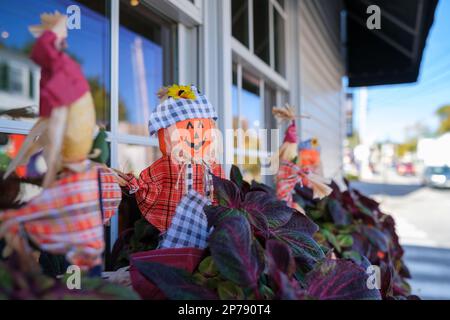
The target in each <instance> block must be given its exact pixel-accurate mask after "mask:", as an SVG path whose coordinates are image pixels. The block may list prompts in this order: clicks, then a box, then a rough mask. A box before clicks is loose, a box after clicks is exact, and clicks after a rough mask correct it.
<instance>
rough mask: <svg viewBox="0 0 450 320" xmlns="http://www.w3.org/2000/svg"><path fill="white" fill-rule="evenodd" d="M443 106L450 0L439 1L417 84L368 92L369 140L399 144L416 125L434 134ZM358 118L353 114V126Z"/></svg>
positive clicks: (448, 95)
mask: <svg viewBox="0 0 450 320" xmlns="http://www.w3.org/2000/svg"><path fill="white" fill-rule="evenodd" d="M444 104H450V0H440V1H439V5H438V7H437V10H436V15H435V21H434V24H433V26H432V29H431V31H430V35H429V37H428V40H427V45H426V48H425V52H424V56H423V59H422V65H421V70H420V75H419V79H418V82H417V83H415V84H403V85H390V86H376V87H371V88H369V101H368V119H367V121H368V124H367V125H368V131H369V132H370V134H369V135H370V138H371V139H372V140H376V141H384V140H391V141H397V142H400V141H402V140H403V139H404V138H405V136H406V134H407V131H406V128H407V127H409V126H412V125H414V124H415V123H421V124H423V125H426V126H428V127H429V128H430V129H432V130H434V129H436V127H437V124H438V121H437V118H436V116H435V115H434V112H435V111H436V109H438V108H439V107H440V106H442V105H444ZM357 117H358V114H357V113H356V115H355V125H356V126H357V125H358V124H357Z"/></svg>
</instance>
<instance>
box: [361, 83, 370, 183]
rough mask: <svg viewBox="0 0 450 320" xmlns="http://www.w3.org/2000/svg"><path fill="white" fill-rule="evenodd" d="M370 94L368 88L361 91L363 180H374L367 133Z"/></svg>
mask: <svg viewBox="0 0 450 320" xmlns="http://www.w3.org/2000/svg"><path fill="white" fill-rule="evenodd" d="M368 99H369V92H368V90H367V88H366V87H364V88H361V89H360V90H359V99H358V100H359V119H358V120H359V140H360V161H361V167H360V172H359V176H360V179H361V180H367V179H371V178H372V171H371V170H370V166H369V159H370V144H369V138H368V132H367V105H368Z"/></svg>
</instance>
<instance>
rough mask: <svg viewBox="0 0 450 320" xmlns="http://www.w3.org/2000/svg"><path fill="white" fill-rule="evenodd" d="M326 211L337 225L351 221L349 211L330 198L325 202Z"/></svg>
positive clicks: (347, 223)
mask: <svg viewBox="0 0 450 320" xmlns="http://www.w3.org/2000/svg"><path fill="white" fill-rule="evenodd" d="M327 207H328V212H329V213H330V216H331V218H332V220H333V222H334V224H335V225H337V226H347V225H349V224H350V223H351V220H352V217H351V215H350V213H349V212H348V211H347V210H345V209H344V207H342V205H341V204H340V203H339V201H337V200H334V199H330V200H329V201H328V203H327Z"/></svg>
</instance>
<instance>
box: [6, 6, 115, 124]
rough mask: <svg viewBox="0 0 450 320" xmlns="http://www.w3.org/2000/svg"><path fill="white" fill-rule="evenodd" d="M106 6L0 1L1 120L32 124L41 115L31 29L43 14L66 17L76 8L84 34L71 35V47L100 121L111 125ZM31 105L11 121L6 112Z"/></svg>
mask: <svg viewBox="0 0 450 320" xmlns="http://www.w3.org/2000/svg"><path fill="white" fill-rule="evenodd" d="M107 3H108V1H106V0H96V1H87V0H86V1H68V0H42V1H35V0H22V1H0V34H1V36H0V112H3V113H2V115H1V118H6V119H15V120H32V119H33V118H35V117H36V116H37V114H38V105H39V79H40V69H39V67H38V66H37V65H35V64H34V63H33V62H32V61H31V60H30V59H29V54H30V52H31V48H32V46H33V44H34V42H35V39H34V38H33V37H32V36H31V34H30V32H29V31H28V26H30V25H34V24H39V16H40V15H41V14H42V13H44V12H54V11H55V10H58V11H59V12H61V13H66V10H67V7H69V6H70V5H74V4H75V5H78V6H79V7H80V14H81V29H73V30H69V38H68V45H69V47H68V48H67V52H68V54H70V55H71V56H72V57H73V58H74V59H75V60H77V61H78V62H79V63H80V64H81V66H82V68H83V71H84V74H85V75H86V77H87V79H88V81H89V83H90V85H91V90H92V93H93V97H94V102H95V107H96V111H97V122H98V123H99V124H101V125H104V126H108V125H109V110H110V109H109V83H110V71H109V69H110V53H109V52H110V49H109V48H110V46H109V39H110V23H109V18H108V17H109V14H107V12H108V5H107ZM28 106H32V109H33V112H32V113H27V114H22V115H19V116H18V115H14V116H13V117H12V116H8V115H5V111H8V110H10V109H15V108H20V107H28Z"/></svg>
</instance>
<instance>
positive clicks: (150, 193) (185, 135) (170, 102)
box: [120, 85, 223, 233]
mask: <svg viewBox="0 0 450 320" xmlns="http://www.w3.org/2000/svg"><path fill="white" fill-rule="evenodd" d="M158 97H159V99H160V103H159V104H158V106H157V107H156V109H155V110H154V111H153V112H152V113H151V115H150V120H149V132H150V135H151V136H152V135H158V139H159V147H160V150H161V153H162V157H161V158H160V159H158V160H157V161H156V162H154V163H153V164H152V165H151V166H150V167H148V168H146V169H145V170H144V171H142V172H141V174H140V176H139V179H137V178H135V177H134V176H133V175H132V174H127V175H123V174H120V175H121V177H122V178H124V179H126V180H127V181H128V183H127V185H126V186H125V187H126V188H128V189H129V192H130V193H134V194H135V195H136V200H137V203H138V205H139V209H140V210H141V213H142V214H143V216H144V217H145V218H146V219H147V221H148V222H150V223H151V224H152V225H154V226H155V227H156V228H158V229H159V230H160V231H161V232H162V233H164V232H165V231H166V230H167V229H168V228H169V226H170V224H171V221H172V218H173V216H174V215H175V210H176V207H177V205H178V204H179V202H180V201H181V199H182V198H183V196H184V195H186V194H187V193H188V192H189V191H190V190H194V191H196V192H198V193H199V194H200V195H202V196H205V197H206V198H208V199H209V200H210V201H212V202H214V192H213V183H212V175H215V176H219V177H223V171H222V168H221V166H220V165H219V164H218V160H217V159H218V154H217V129H216V125H215V120H216V119H217V115H216V112H215V110H214V107H213V106H212V105H211V104H210V103H209V101H208V99H207V98H206V96H204V95H203V94H201V93H200V92H199V91H198V90H197V88H196V87H194V86H179V85H173V86H171V87H165V88H162V89H161V90H160V91H159V93H158Z"/></svg>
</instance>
